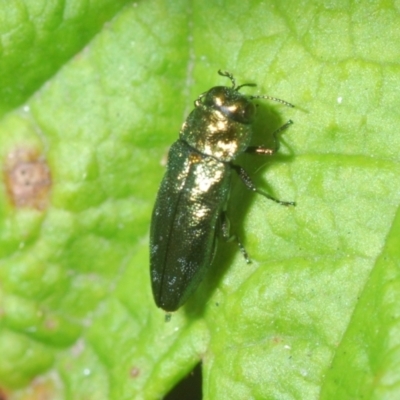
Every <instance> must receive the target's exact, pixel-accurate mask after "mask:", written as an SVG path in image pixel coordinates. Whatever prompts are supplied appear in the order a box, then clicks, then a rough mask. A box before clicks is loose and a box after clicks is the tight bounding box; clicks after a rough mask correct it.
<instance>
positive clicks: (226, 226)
mask: <svg viewBox="0 0 400 400" xmlns="http://www.w3.org/2000/svg"><path fill="white" fill-rule="evenodd" d="M221 232H222V237H223V238H224V240H225V241H226V242H230V241H232V240H234V241H235V242H236V243H237V245H238V247H239V250H240V252H241V253H242V254H243V257H244V259H245V260H246V263H247V264H251V260H250V257H249V255H248V253H247V251H246V249H245V248H244V246H243V243H242V242H241V241H240V239H239V237H238V236H237V235H236V234H233V235H232V234H231V233H230V222H229V219H228V216H227V215H226V212H225V211H223V212H222V213H221Z"/></svg>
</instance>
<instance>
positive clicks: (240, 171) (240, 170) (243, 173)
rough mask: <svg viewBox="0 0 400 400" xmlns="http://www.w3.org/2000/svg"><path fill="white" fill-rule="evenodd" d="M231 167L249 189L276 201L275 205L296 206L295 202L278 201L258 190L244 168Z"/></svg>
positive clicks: (232, 165) (233, 165)
mask: <svg viewBox="0 0 400 400" xmlns="http://www.w3.org/2000/svg"><path fill="white" fill-rule="evenodd" d="M230 165H231V167H232V168H233V169H234V170H235V171H236V173H237V174H238V175H239V178H240V179H241V180H242V182H243V183H244V184H245V186H246V187H247V189H249V190H252V191H253V192H256V193H259V194H261V195H262V196H264V197H266V198H267V199H270V200H272V201H275V203H278V204H281V205H283V206H295V205H296V203H295V202H294V201H282V200H278V199H276V198H275V197H273V196H271V195H270V194H268V193H266V192H264V191H263V190H261V189H258V187H257V186H256V185H255V184H254V183H253V181H252V180H251V178H250V176H249V175H248V173H247V172H246V171H245V170H244V168H243V167H241V166H240V165H235V164H230Z"/></svg>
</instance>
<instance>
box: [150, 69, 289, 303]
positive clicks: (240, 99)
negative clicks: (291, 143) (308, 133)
mask: <svg viewBox="0 0 400 400" xmlns="http://www.w3.org/2000/svg"><path fill="white" fill-rule="evenodd" d="M218 73H219V74H220V75H222V76H226V77H227V78H229V79H230V80H231V82H232V87H226V86H215V87H213V88H211V89H210V90H209V91H207V92H205V93H202V94H201V95H200V96H199V97H198V98H197V100H196V101H195V102H194V105H195V108H194V110H193V111H192V112H191V113H190V115H189V116H188V118H187V120H186V121H185V122H184V124H183V126H182V129H181V131H180V135H179V139H178V140H177V141H176V142H175V143H174V144H173V145H172V146H171V148H170V151H169V155H168V165H167V172H166V174H165V176H164V179H163V181H162V183H161V187H160V189H159V192H158V196H157V200H156V203H155V206H154V210H153V215H152V221H151V229H150V273H151V282H152V289H153V295H154V300H155V302H156V304H157V306H158V307H160V308H162V309H164V310H165V311H175V310H177V309H178V308H179V307H180V306H182V305H183V304H184V303H185V302H186V300H187V299H188V297H189V296H190V295H191V294H192V293H193V291H194V290H195V289H196V287H197V286H198V285H199V283H200V281H201V279H202V278H203V276H204V273H205V272H206V271H207V269H208V267H209V266H210V265H211V263H212V260H213V258H214V254H215V250H216V243H217V233H218V230H219V229H220V230H222V233H223V236H225V237H228V236H229V234H228V228H227V227H228V224H227V220H226V216H225V210H226V205H227V201H228V197H229V192H230V186H231V185H230V182H231V174H232V170H235V171H236V172H237V173H238V175H239V177H240V178H241V179H242V181H243V182H244V184H245V185H246V187H247V188H248V189H250V190H252V191H255V192H258V193H260V194H262V195H263V196H265V197H267V198H269V199H271V200H274V201H276V202H277V203H280V204H283V205H294V204H295V203H294V202H284V201H280V200H277V199H275V198H273V197H272V196H270V195H269V194H267V193H264V192H262V191H261V190H259V189H257V188H256V186H255V185H254V184H253V182H252V181H251V179H250V177H249V176H248V174H247V173H246V172H245V170H244V169H243V168H242V167H240V166H238V165H235V164H233V163H232V161H233V160H234V159H235V158H236V157H237V156H238V155H239V154H241V153H243V152H248V153H253V154H260V155H271V154H274V153H275V152H276V150H277V149H278V144H277V145H276V148H273V149H271V148H266V147H263V146H249V144H250V140H251V137H252V127H251V123H252V122H253V119H254V116H255V112H256V107H255V105H254V103H253V102H252V100H253V99H256V98H264V99H270V100H274V101H278V102H281V103H283V104H286V105H287V106H290V107H293V105H292V104H290V103H287V102H285V101H283V100H279V99H276V98H274V97H270V96H247V95H244V94H241V93H239V90H240V89H241V88H242V87H243V86H255V85H254V84H250V83H246V84H243V85H240V86H236V83H235V79H234V78H233V76H232V74H230V73H228V72H222V71H218ZM291 123H292V121H288V122H287V123H286V124H285V125H284V126H283V127H281V128H280V129H278V131H276V132H275V134H276V133H278V132H280V131H282V130H283V129H285V128H286V127H287V126H288V125H290V124H291ZM276 143H278V142H276ZM218 228H219V229H218ZM236 240H237V238H236ZM237 241H238V240H237ZM238 244H239V247H240V248H241V250H242V252H243V254H244V256H245V258H246V260H247V261H248V262H249V259H248V257H247V254H246V252H245V250H244V248H243V246H242V245H241V244H240V242H239V241H238Z"/></svg>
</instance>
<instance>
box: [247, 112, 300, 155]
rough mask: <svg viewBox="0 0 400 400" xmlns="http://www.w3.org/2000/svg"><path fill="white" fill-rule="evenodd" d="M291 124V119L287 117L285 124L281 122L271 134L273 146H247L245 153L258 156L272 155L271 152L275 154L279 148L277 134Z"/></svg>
mask: <svg viewBox="0 0 400 400" xmlns="http://www.w3.org/2000/svg"><path fill="white" fill-rule="evenodd" d="M292 124H293V121H292V120H291V119H289V121H288V122H286V124H283V125H282V126H281V127H280V128H278V129H277V130H276V131H275V132H274V133H273V134H272V136H273V137H274V141H275V146H274V147H273V148H272V149H271V148H269V147H265V146H249V147H248V148H247V149H246V150H245V151H246V153H251V154H256V155H260V156H272V154H275V153H276V152H277V151H278V150H279V140H278V137H277V136H278V134H279V133H281V132H283V131H284V130H286V129H287V128H289V126H290V125H292Z"/></svg>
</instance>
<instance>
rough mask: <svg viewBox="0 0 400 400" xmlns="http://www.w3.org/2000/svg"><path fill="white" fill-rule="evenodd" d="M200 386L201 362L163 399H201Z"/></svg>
mask: <svg viewBox="0 0 400 400" xmlns="http://www.w3.org/2000/svg"><path fill="white" fill-rule="evenodd" d="M201 386H202V375H201V363H199V364H197V365H196V366H195V367H194V369H193V371H192V372H191V373H190V374H189V375H188V376H186V377H185V378H183V379H182V380H181V381H180V382H179V383H178V384H177V385H176V386H175V387H174V388H173V389H172V390H171V391H170V392H169V393H168V394H167V395H166V396H165V397H164V400H201V399H202V397H203V394H202V390H201Z"/></svg>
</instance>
